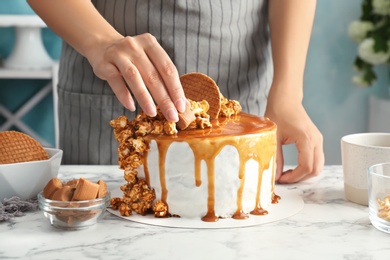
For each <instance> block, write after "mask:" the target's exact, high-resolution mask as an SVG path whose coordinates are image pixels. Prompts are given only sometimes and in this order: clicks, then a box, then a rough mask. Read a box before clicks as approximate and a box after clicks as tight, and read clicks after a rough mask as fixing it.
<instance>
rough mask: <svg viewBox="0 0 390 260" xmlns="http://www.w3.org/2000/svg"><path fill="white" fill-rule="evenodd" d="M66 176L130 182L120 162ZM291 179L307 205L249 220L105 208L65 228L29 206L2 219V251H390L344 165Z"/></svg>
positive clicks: (48, 255) (196, 254)
mask: <svg viewBox="0 0 390 260" xmlns="http://www.w3.org/2000/svg"><path fill="white" fill-rule="evenodd" d="M59 177H60V178H62V179H64V180H66V179H71V178H78V177H85V178H88V179H91V180H98V179H103V180H105V181H106V182H107V183H108V185H109V187H110V189H113V188H115V187H118V186H119V185H120V184H121V183H123V179H122V171H120V170H119V169H117V167H116V166H61V168H60V176H59ZM287 187H288V188H291V189H296V190H297V191H298V192H299V193H300V194H301V196H302V198H303V200H304V202H305V206H304V208H303V210H302V211H300V212H299V213H298V214H296V215H294V216H292V217H290V218H288V219H284V220H281V221H278V222H274V223H268V224H265V225H260V226H255V227H247V228H235V229H181V228H164V227H158V226H148V225H144V224H137V223H133V222H130V221H127V220H123V219H121V218H118V217H116V216H114V215H112V214H110V213H108V212H106V213H105V215H104V216H103V218H102V219H101V220H100V222H99V223H98V224H97V225H95V226H93V227H90V228H88V229H85V230H80V231H63V230H59V229H56V228H53V227H51V226H50V224H49V222H48V221H47V220H46V219H45V218H44V217H43V213H42V212H41V211H38V212H34V213H29V214H27V215H26V216H24V217H20V218H14V219H13V221H12V222H5V223H0V259H120V260H124V259H224V260H228V259H232V260H237V259H332V260H333V259H359V260H360V259H390V235H389V234H386V233H383V232H381V231H378V230H376V229H375V228H374V227H373V226H372V225H371V223H370V221H369V219H368V212H367V207H364V206H360V205H357V204H353V203H351V202H347V201H346V200H345V199H344V193H343V176H342V169H341V166H327V167H325V169H324V171H323V172H322V173H321V175H320V176H318V177H316V178H314V179H311V180H308V181H305V182H303V183H299V184H294V185H288V186H287Z"/></svg>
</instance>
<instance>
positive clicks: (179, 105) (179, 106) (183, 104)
mask: <svg viewBox="0 0 390 260" xmlns="http://www.w3.org/2000/svg"><path fill="white" fill-rule="evenodd" d="M175 106H176V108H177V110H178V111H179V112H180V113H182V112H184V111H185V110H186V102H185V101H184V100H183V99H182V98H179V99H178V100H176V102H175Z"/></svg>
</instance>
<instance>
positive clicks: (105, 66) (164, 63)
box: [86, 34, 186, 122]
mask: <svg viewBox="0 0 390 260" xmlns="http://www.w3.org/2000/svg"><path fill="white" fill-rule="evenodd" d="M100 45H101V46H99V47H97V48H96V47H95V48H93V49H92V50H91V51H87V52H86V57H87V58H88V60H89V62H90V64H91V65H92V67H93V70H94V73H95V74H96V76H98V77H99V78H101V79H103V80H106V81H107V82H108V84H109V85H110V86H111V88H112V90H113V91H114V93H115V95H116V96H117V98H118V100H119V101H120V102H121V103H122V104H123V105H124V106H125V107H126V108H128V109H129V110H134V109H135V106H134V100H133V98H132V96H131V94H133V95H134V97H135V99H136V100H137V101H138V103H139V104H140V106H141V108H142V109H143V111H144V112H145V113H146V114H147V115H149V116H155V115H156V106H155V103H154V101H155V102H156V103H157V105H158V106H159V107H160V109H161V111H162V113H163V114H164V116H165V118H167V119H168V120H169V121H173V122H177V121H178V114H177V111H179V112H183V111H184V110H185V106H186V98H185V96H184V91H183V88H182V86H181V84H180V80H179V75H178V72H177V69H176V67H175V65H174V64H173V62H172V61H171V59H170V58H169V56H168V54H167V53H166V52H165V51H164V49H163V48H162V47H161V46H160V44H159V43H158V42H157V40H156V39H155V37H153V36H152V35H150V34H142V35H138V36H134V37H130V36H128V37H120V38H118V39H115V40H114V41H109V42H107V43H101V44H100ZM126 85H127V86H128V88H127V87H126ZM153 100H154V101H153Z"/></svg>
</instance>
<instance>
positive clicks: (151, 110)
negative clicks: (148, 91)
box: [144, 103, 157, 117]
mask: <svg viewBox="0 0 390 260" xmlns="http://www.w3.org/2000/svg"><path fill="white" fill-rule="evenodd" d="M144 112H145V114H147V115H148V116H151V117H154V116H156V115H157V112H156V106H155V105H154V104H151V103H148V104H146V105H145V108H144Z"/></svg>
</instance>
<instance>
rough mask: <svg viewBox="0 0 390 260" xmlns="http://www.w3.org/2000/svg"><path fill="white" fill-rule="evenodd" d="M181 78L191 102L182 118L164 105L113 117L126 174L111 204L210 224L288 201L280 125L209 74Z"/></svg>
mask: <svg viewBox="0 0 390 260" xmlns="http://www.w3.org/2000/svg"><path fill="white" fill-rule="evenodd" d="M181 82H182V85H183V89H184V91H185V94H186V97H187V98H188V100H189V103H190V106H188V108H187V110H186V112H184V113H182V114H180V115H179V118H180V120H179V122H178V123H177V124H176V123H173V122H168V121H167V120H165V118H164V117H163V115H162V114H161V112H160V111H158V114H157V116H156V117H154V118H150V117H148V116H146V115H145V114H144V113H143V112H141V113H140V114H139V115H138V116H137V117H136V118H135V119H134V120H132V121H128V119H127V118H126V117H124V116H121V117H119V118H117V119H114V120H112V121H111V122H110V124H111V126H112V127H113V128H114V133H115V138H116V140H117V141H118V142H119V146H118V155H119V156H118V158H119V159H118V162H119V166H120V168H121V169H123V170H124V178H125V180H126V183H125V184H124V185H123V186H121V190H122V191H123V197H122V198H112V199H111V206H112V207H113V208H114V209H118V210H119V211H120V213H121V214H122V215H124V216H129V215H131V214H132V212H133V211H134V212H137V213H139V214H143V215H145V214H147V213H149V212H153V213H154V215H155V216H156V217H169V216H177V217H183V218H199V219H202V220H203V221H207V222H215V221H218V219H220V218H235V219H245V218H248V217H249V216H250V215H251V214H253V215H264V214H267V213H268V212H267V209H268V208H269V206H270V204H271V203H277V201H278V199H280V197H279V196H277V195H275V193H274V185H275V163H276V130H277V127H276V125H275V123H273V122H272V121H271V120H269V119H268V118H265V117H257V116H254V115H251V114H247V113H244V112H241V106H240V104H239V103H238V102H237V101H234V100H227V99H226V98H224V97H223V96H222V95H221V93H220V92H219V89H218V86H217V85H216V84H215V82H214V81H213V80H212V79H210V78H209V77H208V76H206V75H204V74H200V73H190V74H186V75H184V76H182V77H181ZM194 88H195V89H196V90H194ZM204 93H207V95H205V94H204ZM212 93H214V94H212ZM202 95H203V96H202ZM212 95H213V96H212ZM208 111H212V116H210V115H209V114H208Z"/></svg>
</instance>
